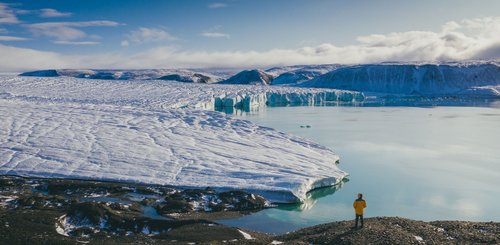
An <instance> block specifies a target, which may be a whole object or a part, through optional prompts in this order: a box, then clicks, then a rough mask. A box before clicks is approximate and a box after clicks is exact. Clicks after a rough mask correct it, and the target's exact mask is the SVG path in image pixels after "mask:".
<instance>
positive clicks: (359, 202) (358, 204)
mask: <svg viewBox="0 0 500 245" xmlns="http://www.w3.org/2000/svg"><path fill="white" fill-rule="evenodd" d="M352 206H353V207H354V210H356V214H357V215H362V214H363V211H364V209H365V208H366V202H365V200H363V199H356V200H355V201H354V203H353V204H352Z"/></svg>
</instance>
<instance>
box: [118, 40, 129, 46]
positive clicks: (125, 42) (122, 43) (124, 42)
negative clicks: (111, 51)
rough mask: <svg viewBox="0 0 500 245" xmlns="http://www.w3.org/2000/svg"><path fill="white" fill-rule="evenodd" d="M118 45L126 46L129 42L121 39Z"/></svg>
mask: <svg viewBox="0 0 500 245" xmlns="http://www.w3.org/2000/svg"><path fill="white" fill-rule="evenodd" d="M120 45H121V46H122V47H128V46H129V45H130V43H129V42H128V41H127V40H123V41H121V42H120Z"/></svg>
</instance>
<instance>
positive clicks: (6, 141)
mask: <svg viewBox="0 0 500 245" xmlns="http://www.w3.org/2000/svg"><path fill="white" fill-rule="evenodd" d="M263 94H264V95H263ZM247 95H252V97H251V98H257V99H256V100H254V101H253V102H252V103H269V101H270V100H273V99H276V98H278V99H279V100H283V98H285V99H286V100H291V102H293V100H305V101H306V102H311V103H313V102H315V101H317V100H318V99H323V100H324V99H328V100H333V99H335V100H338V99H341V100H349V99H350V100H356V99H362V94H360V93H355V92H346V91H334V90H325V89H300V88H280V87H272V88H271V87H264V86H234V85H233V86H230V85H225V86H222V85H199V84H180V83H174V82H165V81H136V80H130V81H109V80H107V81H104V80H88V79H74V78H25V77H14V76H2V77H0V115H1V121H0V174H11V175H21V176H36V177H58V178H60V177H62V178H82V179H97V180H111V181H127V182H140V183H151V184H164V185H172V186H181V187H200V188H204V187H208V186H209V187H215V188H221V189H243V190H249V191H255V192H257V193H259V194H261V195H263V196H264V197H266V198H268V199H270V200H271V201H278V202H293V201H298V200H303V199H304V198H305V197H306V192H307V191H309V190H311V189H314V188H318V187H321V186H328V185H334V184H336V183H338V182H339V181H341V180H342V178H344V177H345V176H346V175H347V173H345V172H343V171H342V170H340V169H339V168H338V167H337V165H336V162H337V161H338V159H339V158H338V156H337V155H335V154H334V152H333V151H331V150H330V149H327V148H325V147H323V146H320V145H318V144H315V143H313V142H311V141H308V140H305V139H303V138H299V137H295V136H292V135H288V134H284V133H281V132H278V131H276V130H274V129H271V128H265V127H260V126H258V125H255V124H253V123H251V122H249V121H245V120H241V119H235V118H232V117H230V116H227V115H225V114H222V113H219V112H214V111H210V110H209V109H213V107H214V103H217V102H216V99H215V98H218V97H219V98H220V97H231V98H237V97H240V98H243V99H245V96H247ZM318 96H319V97H318ZM278 99H276V100H278ZM233 104H234V103H233ZM179 108H182V109H179ZM197 108H202V109H206V110H197Z"/></svg>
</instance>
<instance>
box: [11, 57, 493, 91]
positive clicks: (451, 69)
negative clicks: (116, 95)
mask: <svg viewBox="0 0 500 245" xmlns="http://www.w3.org/2000/svg"><path fill="white" fill-rule="evenodd" d="M20 75H21V76H43V77H51V76H68V77H76V78H89V79H115V80H133V79H136V80H144V79H146V80H147V79H159V80H170V81H178V82H187V83H220V84H252V85H263V86H268V85H280V86H298V87H314V88H335V89H344V90H353V91H360V92H374V93H388V94H403V95H450V94H451V95H453V94H463V95H484V96H495V97H500V65H499V62H498V61H466V62H442V63H422V62H405V63H403V62H384V63H377V64H359V65H341V64H324V65H294V66H281V67H273V68H269V69H267V70H258V69H254V70H243V71H240V72H238V73H236V72H234V70H230V71H228V70H225V71H219V70H217V69H151V70H72V69H61V70H41V71H33V72H26V73H23V74H20Z"/></svg>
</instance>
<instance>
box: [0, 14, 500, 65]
mask: <svg viewBox="0 0 500 245" xmlns="http://www.w3.org/2000/svg"><path fill="white" fill-rule="evenodd" d="M108 24H111V23H108ZM73 25H74V24H73ZM78 25H79V26H82V25H83V26H88V23H87V24H78ZM56 26H58V25H56ZM63 27H70V28H71V27H73V26H72V25H70V26H68V25H63ZM55 29H58V28H55ZM150 29H152V28H143V30H150ZM44 30H45V29H44ZM63 30H64V28H63ZM160 31H161V30H160ZM132 33H133V35H131V38H132V39H133V40H134V41H136V42H145V41H146V40H164V39H167V40H168V39H172V37H171V36H170V35H166V34H160V35H158V34H147V33H156V32H155V31H152V32H150V31H141V29H139V31H138V32H132ZM144 33H146V34H144ZM77 34H78V33H77ZM54 37H57V38H59V40H57V41H75V40H74V39H71V38H70V37H71V36H69V37H66V36H63V37H62V38H61V37H59V36H56V35H54ZM130 41H131V40H130ZM127 42H129V41H127ZM13 50H15V52H14V51H13ZM0 53H1V54H2V55H1V56H0V70H1V71H17V70H31V69H41V68H42V67H45V68H170V67H172V68H174V67H234V68H248V67H269V66H276V65H293V64H325V63H344V64H346V63H347V64H356V63H375V62H383V61H431V62H432V61H459V60H466V59H482V58H488V59H498V58H500V57H499V56H500V17H487V18H480V19H469V20H463V21H460V22H456V25H455V24H453V26H452V25H451V24H448V23H447V24H444V25H443V26H442V29H441V30H440V31H437V32H425V31H408V32H394V33H387V34H374V35H367V36H362V37H359V38H358V42H357V43H355V44H352V45H347V46H337V45H334V44H331V43H325V44H321V45H317V46H306V47H302V48H297V49H270V50H267V51H262V52H257V51H215V52H208V51H189V50H183V49H181V48H178V47H172V46H159V47H155V48H152V49H148V50H144V51H141V52H138V53H134V54H126V55H125V54H121V55H120V54H116V53H98V54H88V55H83V56H81V55H80V56H71V55H62V54H57V53H47V52H41V51H37V50H32V49H25V48H14V47H10V46H1V45H0ZM35 56H36V59H33V57H35ZM26 60H30V62H25V61H26ZM32 60H33V61H32ZM36 60H43V62H41V63H40V64H37V63H35V61H36ZM31 61H32V62H31Z"/></svg>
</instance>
